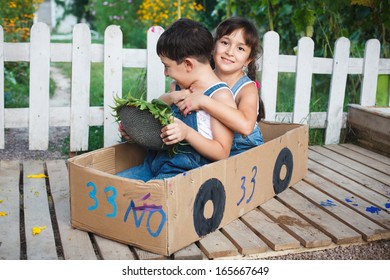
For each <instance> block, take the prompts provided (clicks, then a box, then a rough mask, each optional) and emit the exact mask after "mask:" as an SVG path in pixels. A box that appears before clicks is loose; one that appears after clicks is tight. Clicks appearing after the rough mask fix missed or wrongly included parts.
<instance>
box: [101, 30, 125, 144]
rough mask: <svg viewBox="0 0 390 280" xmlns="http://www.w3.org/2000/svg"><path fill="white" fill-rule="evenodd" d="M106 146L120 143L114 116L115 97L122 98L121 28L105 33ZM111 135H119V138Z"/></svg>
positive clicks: (104, 110)
mask: <svg viewBox="0 0 390 280" xmlns="http://www.w3.org/2000/svg"><path fill="white" fill-rule="evenodd" d="M104 42H105V44H104V61H106V62H107V63H104V102H103V104H104V109H103V112H104V146H105V147H108V146H112V145H114V144H116V143H118V141H119V140H120V139H119V134H118V132H117V131H118V130H117V125H116V123H115V118H114V117H113V115H112V112H111V111H112V109H111V108H112V107H113V106H114V99H113V96H116V97H122V51H121V50H122V32H121V31H120V29H119V26H116V25H112V26H109V27H108V28H107V29H106V31H105V33H104ZM110 135H118V137H117V138H115V137H110Z"/></svg>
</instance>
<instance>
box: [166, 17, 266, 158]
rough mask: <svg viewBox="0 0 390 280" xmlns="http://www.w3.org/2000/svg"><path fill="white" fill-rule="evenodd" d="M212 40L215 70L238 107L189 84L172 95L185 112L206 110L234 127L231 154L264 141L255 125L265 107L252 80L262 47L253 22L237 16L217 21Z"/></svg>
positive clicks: (185, 113) (262, 116)
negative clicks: (216, 98)
mask: <svg viewBox="0 0 390 280" xmlns="http://www.w3.org/2000/svg"><path fill="white" fill-rule="evenodd" d="M214 40H215V49H214V52H213V62H214V64H215V73H216V74H217V76H218V77H219V78H220V79H221V80H222V81H224V82H226V83H227V85H228V86H229V87H230V88H231V89H232V92H233V94H234V98H235V101H236V103H237V108H238V110H234V109H232V108H229V107H227V106H224V105H223V104H219V103H218V102H216V101H215V100H212V99H210V98H207V97H205V96H203V95H202V94H200V93H199V92H195V89H192V88H191V89H190V90H187V91H181V92H174V93H172V94H174V95H175V96H172V97H171V98H172V99H173V100H174V102H175V104H176V105H177V106H178V107H179V109H180V110H181V111H182V113H183V114H184V115H187V114H189V113H190V112H194V111H196V110H205V111H207V112H208V113H209V114H210V115H212V116H213V117H215V118H217V119H218V120H219V121H221V122H222V123H224V124H225V125H226V126H228V127H229V128H230V129H232V130H233V131H235V134H234V140H233V144H232V149H231V153H230V155H231V156H233V155H236V154H239V153H241V152H243V151H246V150H248V149H250V148H252V147H256V146H258V145H261V144H263V143H264V141H263V136H262V133H261V131H260V128H259V126H258V125H257V122H258V121H260V120H261V119H263V118H264V108H263V104H262V102H261V98H260V97H259V95H258V89H257V87H256V84H255V82H254V80H255V79H256V59H257V58H258V55H259V53H260V52H261V48H260V45H259V36H258V33H257V30H256V28H255V26H254V25H253V24H252V23H251V22H249V21H248V20H247V19H245V18H240V17H232V18H229V19H227V20H225V21H223V22H222V23H220V24H219V25H218V27H217V30H216V36H215V39H214ZM190 91H191V92H192V93H191V94H189V93H190Z"/></svg>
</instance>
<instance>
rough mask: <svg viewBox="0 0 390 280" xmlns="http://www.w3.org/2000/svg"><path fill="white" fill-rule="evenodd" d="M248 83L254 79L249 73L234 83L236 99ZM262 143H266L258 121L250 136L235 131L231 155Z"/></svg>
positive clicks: (233, 90)
mask: <svg viewBox="0 0 390 280" xmlns="http://www.w3.org/2000/svg"><path fill="white" fill-rule="evenodd" d="M248 83H253V81H252V80H251V79H250V78H249V77H248V76H247V75H244V76H242V77H241V78H240V79H239V80H238V81H237V82H236V83H235V84H234V86H233V87H232V88H231V90H232V92H233V95H234V99H236V97H237V93H238V92H239V91H240V89H241V88H242V87H243V86H244V85H246V84H248ZM261 144H264V140H263V135H262V134H261V131H260V128H259V126H258V125H257V123H256V126H255V128H254V129H253V131H252V132H251V134H249V135H248V136H244V135H242V134H239V133H237V132H234V139H233V144H232V148H231V150H230V156H234V155H237V154H239V153H242V152H244V151H246V150H248V149H250V148H253V147H256V146H259V145H261Z"/></svg>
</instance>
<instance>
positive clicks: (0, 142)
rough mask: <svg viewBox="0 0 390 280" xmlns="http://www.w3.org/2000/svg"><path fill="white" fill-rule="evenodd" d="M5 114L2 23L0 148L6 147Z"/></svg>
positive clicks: (0, 40) (1, 34) (0, 41)
mask: <svg viewBox="0 0 390 280" xmlns="http://www.w3.org/2000/svg"><path fill="white" fill-rule="evenodd" d="M4 115H5V110H4V31H3V27H2V26H1V25H0V149H4V148H5V135H4V134H5V131H4V129H5V124H4V123H5V121H4Z"/></svg>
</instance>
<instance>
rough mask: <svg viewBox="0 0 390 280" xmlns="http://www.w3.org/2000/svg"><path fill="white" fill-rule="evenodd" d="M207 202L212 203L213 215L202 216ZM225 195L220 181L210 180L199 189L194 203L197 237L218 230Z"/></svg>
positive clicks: (223, 209)
mask: <svg viewBox="0 0 390 280" xmlns="http://www.w3.org/2000/svg"><path fill="white" fill-rule="evenodd" d="M208 201H211V202H212V203H213V214H212V216H211V217H210V218H206V217H205V216H204V208H205V205H206V203H207V202H208ZM225 202H226V193H225V188H224V186H223V184H222V182H221V181H219V180H218V179H216V178H211V179H209V180H207V181H206V182H204V183H203V184H202V186H201V187H200V188H199V191H198V193H197V195H196V198H195V202H194V212H193V218H194V226H195V231H196V233H197V234H198V236H199V237H202V236H205V235H206V234H208V233H210V232H213V231H215V230H216V229H218V227H219V225H220V223H221V221H222V218H223V214H224V212H225Z"/></svg>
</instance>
